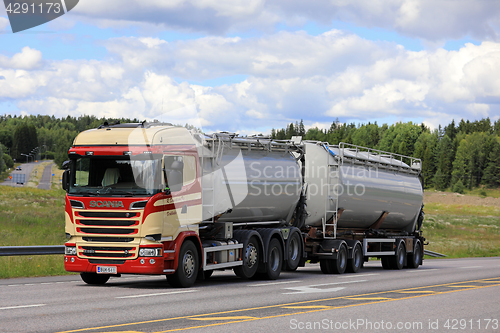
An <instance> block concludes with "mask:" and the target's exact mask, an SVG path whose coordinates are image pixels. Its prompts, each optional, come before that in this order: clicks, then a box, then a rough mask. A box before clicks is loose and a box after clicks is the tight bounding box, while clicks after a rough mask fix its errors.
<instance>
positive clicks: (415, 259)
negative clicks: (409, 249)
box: [407, 241, 422, 268]
mask: <svg viewBox="0 0 500 333" xmlns="http://www.w3.org/2000/svg"><path fill="white" fill-rule="evenodd" d="M407 261H408V268H418V266H420V262H421V261H422V247H421V245H420V242H418V241H417V242H415V246H413V253H408V258H407Z"/></svg>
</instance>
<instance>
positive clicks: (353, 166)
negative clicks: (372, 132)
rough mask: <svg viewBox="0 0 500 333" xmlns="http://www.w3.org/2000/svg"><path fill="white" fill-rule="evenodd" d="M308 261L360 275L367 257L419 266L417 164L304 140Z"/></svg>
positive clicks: (389, 263) (397, 266)
mask: <svg viewBox="0 0 500 333" xmlns="http://www.w3.org/2000/svg"><path fill="white" fill-rule="evenodd" d="M303 147H304V153H305V156H306V158H305V164H304V167H305V178H304V181H305V184H307V197H306V202H307V216H306V218H305V221H304V227H303V231H304V232H307V236H306V237H305V244H306V246H305V247H306V253H307V258H308V259H309V260H311V262H318V261H319V262H320V266H321V270H322V271H323V272H325V273H343V272H344V271H345V270H347V271H349V272H357V271H358V270H359V269H360V268H361V266H362V265H363V262H364V261H367V260H368V258H369V257H379V258H381V260H382V265H383V267H384V268H386V269H401V268H402V267H405V266H407V267H412V268H417V267H418V266H419V265H420V264H421V263H422V257H423V242H424V240H425V239H424V238H423V237H422V236H421V231H420V228H421V224H422V220H423V211H422V207H423V188H422V184H421V181H420V168H421V161H420V160H419V159H415V158H412V157H408V156H403V155H398V154H393V153H388V152H383V151H380V150H375V149H369V148H365V147H360V146H355V145H349V144H345V143H340V144H339V145H328V144H327V143H322V142H307V141H306V142H303Z"/></svg>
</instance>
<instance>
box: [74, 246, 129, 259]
mask: <svg viewBox="0 0 500 333" xmlns="http://www.w3.org/2000/svg"><path fill="white" fill-rule="evenodd" d="M78 254H79V256H80V257H82V258H85V257H86V258H129V259H130V258H133V257H136V256H137V247H123V246H119V247H111V246H78Z"/></svg>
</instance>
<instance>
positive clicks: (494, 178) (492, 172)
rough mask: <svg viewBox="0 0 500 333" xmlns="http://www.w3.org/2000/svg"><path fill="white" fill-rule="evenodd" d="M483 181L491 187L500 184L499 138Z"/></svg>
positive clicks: (491, 153) (489, 159) (489, 158)
mask: <svg viewBox="0 0 500 333" xmlns="http://www.w3.org/2000/svg"><path fill="white" fill-rule="evenodd" d="M482 183H483V184H484V185H487V186H488V187H490V188H493V187H498V186H500V142H499V141H498V139H497V140H495V141H494V143H493V148H492V150H491V152H490V154H489V157H488V166H487V167H486V170H485V171H484V175H483V179H482Z"/></svg>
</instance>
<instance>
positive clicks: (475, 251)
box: [422, 203, 500, 258]
mask: <svg viewBox="0 0 500 333" xmlns="http://www.w3.org/2000/svg"><path fill="white" fill-rule="evenodd" d="M425 212H426V215H425V220H424V223H423V226H422V230H423V233H424V237H425V238H426V239H427V240H428V241H429V245H428V246H426V247H425V248H426V249H427V250H431V251H435V252H439V253H443V254H446V255H447V256H448V258H463V257H491V256H500V207H496V206H473V205H445V204H440V203H430V204H426V205H425Z"/></svg>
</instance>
